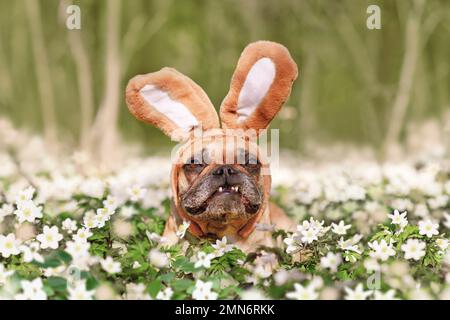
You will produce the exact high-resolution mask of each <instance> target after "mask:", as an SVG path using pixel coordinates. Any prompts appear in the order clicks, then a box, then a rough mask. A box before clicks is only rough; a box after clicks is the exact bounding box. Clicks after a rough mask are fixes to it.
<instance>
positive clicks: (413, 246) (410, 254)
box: [401, 239, 426, 260]
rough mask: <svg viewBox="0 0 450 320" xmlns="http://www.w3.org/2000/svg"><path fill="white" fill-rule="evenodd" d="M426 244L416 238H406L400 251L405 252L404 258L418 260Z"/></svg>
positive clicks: (423, 252) (423, 253) (422, 254)
mask: <svg viewBox="0 0 450 320" xmlns="http://www.w3.org/2000/svg"><path fill="white" fill-rule="evenodd" d="M425 247H426V244H425V242H423V241H420V240H418V239H408V241H406V243H404V244H402V247H401V249H402V251H403V252H404V253H405V259H414V260H420V259H421V258H422V257H423V256H424V255H425Z"/></svg>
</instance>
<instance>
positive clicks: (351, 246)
mask: <svg viewBox="0 0 450 320" xmlns="http://www.w3.org/2000/svg"><path fill="white" fill-rule="evenodd" d="M361 238H362V235H359V234H355V235H354V236H353V237H351V238H350V239H347V240H344V238H343V237H341V238H340V239H339V241H338V246H339V248H340V249H341V250H344V251H354V252H356V253H358V254H361V250H360V249H359V245H358V242H359V241H360V240H361Z"/></svg>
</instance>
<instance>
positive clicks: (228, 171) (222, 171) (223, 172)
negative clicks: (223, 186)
mask: <svg viewBox="0 0 450 320" xmlns="http://www.w3.org/2000/svg"><path fill="white" fill-rule="evenodd" d="M235 173H236V171H235V170H234V169H233V167H231V166H220V167H219V168H217V169H215V170H214V172H213V175H216V176H225V177H227V176H231V175H232V174H235Z"/></svg>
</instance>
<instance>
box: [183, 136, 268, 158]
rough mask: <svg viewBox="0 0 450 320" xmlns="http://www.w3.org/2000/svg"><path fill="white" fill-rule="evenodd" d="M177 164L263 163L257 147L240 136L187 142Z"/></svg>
mask: <svg viewBox="0 0 450 320" xmlns="http://www.w3.org/2000/svg"><path fill="white" fill-rule="evenodd" d="M176 160H177V162H178V164H244V163H250V164H256V163H258V162H259V163H265V157H264V156H263V154H262V152H261V150H260V149H259V147H258V145H257V144H256V143H255V142H253V141H250V140H248V139H245V138H243V137H240V136H233V135H216V136H212V137H206V138H202V139H194V140H192V141H188V142H187V143H186V144H185V145H184V146H183V147H182V148H181V149H180V150H179V153H178V157H177V159H176Z"/></svg>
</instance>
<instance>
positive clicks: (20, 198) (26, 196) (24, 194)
mask: <svg viewBox="0 0 450 320" xmlns="http://www.w3.org/2000/svg"><path fill="white" fill-rule="evenodd" d="M35 191H36V189H34V188H33V187H31V186H30V187H28V188H26V189H23V190H21V191H20V192H19V193H18V194H17V196H16V205H17V206H20V205H21V204H22V203H24V202H28V201H31V199H33V195H34V192H35Z"/></svg>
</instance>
